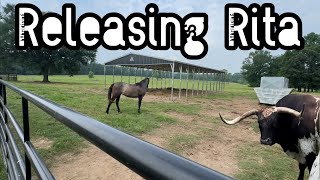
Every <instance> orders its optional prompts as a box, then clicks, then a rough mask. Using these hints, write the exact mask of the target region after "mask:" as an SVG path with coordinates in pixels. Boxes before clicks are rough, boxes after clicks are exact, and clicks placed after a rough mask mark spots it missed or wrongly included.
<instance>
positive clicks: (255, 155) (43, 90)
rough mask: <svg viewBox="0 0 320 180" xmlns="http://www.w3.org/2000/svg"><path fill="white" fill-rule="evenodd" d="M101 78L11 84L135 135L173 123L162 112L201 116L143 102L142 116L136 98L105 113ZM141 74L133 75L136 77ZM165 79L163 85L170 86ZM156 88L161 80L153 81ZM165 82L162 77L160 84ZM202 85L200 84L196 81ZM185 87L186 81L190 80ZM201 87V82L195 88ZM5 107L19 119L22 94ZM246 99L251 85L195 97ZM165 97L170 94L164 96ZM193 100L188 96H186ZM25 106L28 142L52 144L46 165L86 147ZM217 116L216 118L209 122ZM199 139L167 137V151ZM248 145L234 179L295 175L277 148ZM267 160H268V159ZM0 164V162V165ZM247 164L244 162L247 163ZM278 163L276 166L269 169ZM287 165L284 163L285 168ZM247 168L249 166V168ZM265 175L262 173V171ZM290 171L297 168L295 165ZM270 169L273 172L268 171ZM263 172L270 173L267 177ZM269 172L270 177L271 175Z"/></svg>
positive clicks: (196, 110) (194, 110)
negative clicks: (180, 144) (118, 110)
mask: <svg viewBox="0 0 320 180" xmlns="http://www.w3.org/2000/svg"><path fill="white" fill-rule="evenodd" d="M104 78H105V77H104V76H95V77H94V78H93V79H89V78H88V76H74V77H69V76H50V77H49V80H50V81H51V83H41V82H40V81H41V80H42V77H41V76H18V82H12V83H13V84H15V85H17V86H18V87H20V88H22V89H25V90H28V91H30V92H32V93H35V94H38V95H40V96H42V97H44V98H47V99H49V100H52V101H54V102H57V103H59V104H61V105H64V106H66V107H68V108H71V109H73V110H76V111H79V112H81V113H83V114H86V115H88V116H90V117H93V118H95V119H97V120H99V121H101V122H103V123H106V124H108V125H110V126H112V127H115V128H118V129H120V130H123V131H125V132H127V133H130V134H133V135H135V136H139V135H141V134H143V133H146V132H150V131H152V130H153V129H156V128H165V127H166V126H167V125H170V124H175V123H177V121H176V120H175V119H173V118H170V117H168V116H166V115H164V113H165V112H171V111H172V112H178V113H184V114H189V115H195V116H201V117H202V116H203V115H202V114H201V113H200V110H201V105H198V104H195V105H192V106H190V105H186V104H183V103H180V102H179V101H178V102H176V103H172V102H168V103H164V102H142V109H141V111H142V114H143V115H142V114H138V113H137V101H136V100H135V99H129V98H122V99H121V101H120V108H121V111H122V113H119V114H118V113H117V112H116V107H115V105H113V106H112V107H111V109H110V115H107V114H106V113H105V109H106V104H107V91H106V89H105V88H104V82H105V79H104ZM123 80H124V81H125V82H128V77H123ZM139 80H140V77H137V81H139ZM106 81H107V88H108V86H109V85H110V84H111V83H112V76H107V77H106ZM115 81H116V82H117V81H120V77H115ZM133 82H134V77H131V83H133ZM156 82H157V81H156V80H155V79H154V81H153V83H152V82H150V84H149V87H152V86H151V85H152V84H153V85H154V86H153V87H155V84H156ZM169 82H170V83H171V81H169V80H167V87H169ZM157 83H158V87H160V84H161V82H160V81H158V82H157ZM162 83H163V86H164V84H165V83H164V81H163V82H162ZM200 84H201V83H200ZM179 86H180V82H179V80H175V87H176V88H178V87H179ZM182 87H183V88H186V82H185V81H183V83H182ZM189 87H191V83H190V82H189ZM200 87H201V86H200ZM7 93H8V95H7V96H8V105H9V107H10V109H11V110H12V112H13V114H14V115H15V117H16V118H17V119H18V121H19V122H20V124H21V122H22V120H21V118H22V112H21V98H20V97H19V96H18V95H17V94H16V93H14V92H12V91H11V90H7ZM239 97H241V98H247V99H254V100H256V99H257V98H256V95H255V93H254V91H253V89H252V88H250V87H247V86H245V85H240V84H234V83H230V84H228V83H227V84H226V86H225V92H224V93H223V94H222V93H214V94H210V95H208V96H202V97H197V98H196V99H199V98H200V99H220V100H226V101H228V100H232V99H233V98H239ZM168 98H169V96H168ZM191 100H192V99H191ZM29 107H30V124H31V125H30V128H31V141H33V140H35V141H36V140H37V139H43V138H45V139H48V140H50V141H52V143H53V144H52V146H51V147H50V148H48V149H40V150H39V151H40V155H41V156H42V157H43V158H44V160H45V161H46V163H47V164H48V165H49V166H50V165H51V164H52V163H53V162H52V161H51V160H52V159H53V158H54V157H57V156H59V155H61V154H63V153H66V152H75V153H76V152H78V151H79V150H80V149H81V148H83V147H85V146H86V143H84V139H83V138H82V137H80V136H79V135H77V134H76V133H74V132H72V131H71V130H70V129H68V128H67V127H65V126H64V125H62V124H61V123H60V122H58V121H56V120H54V119H53V118H51V117H50V116H48V115H47V114H46V113H44V112H42V111H41V110H40V109H38V108H37V107H35V106H34V105H31V104H30V105H29ZM218 121H219V119H218V118H215V122H213V123H214V125H220V123H217V122H218ZM198 138H199V137H196V136H186V137H185V136H183V135H181V136H179V137H178V138H175V139H172V140H171V141H170V142H169V143H170V146H169V149H170V150H172V151H175V152H179V149H176V147H177V146H175V144H178V143H181V142H183V143H185V144H186V146H187V148H188V147H193V143H194V141H196V140H197V139H198ZM256 146H258V145H251V147H252V148H249V150H247V149H246V147H241V148H239V150H238V155H237V156H238V159H239V167H240V169H241V171H240V174H238V175H237V176H236V177H237V178H239V179H292V178H293V179H295V178H296V173H292V169H294V168H297V167H296V166H295V162H294V161H292V160H291V159H289V158H287V157H286V156H285V154H284V153H282V152H281V150H280V149H279V148H276V150H274V149H271V148H269V147H267V148H266V147H260V146H259V147H258V148H256ZM261 158H262V159H265V163H267V164H263V165H259V163H257V160H259V159H261ZM268 158H271V159H272V160H270V161H269V160H268ZM0 164H1V163H0ZM248 165H249V166H248ZM278 166H281V168H273V167H278ZM286 166H289V170H288V168H286ZM248 168H249V169H248ZM262 171H263V172H265V173H261V172H262ZM294 171H297V170H296V169H294ZM270 172H272V173H270ZM4 173H5V172H4V168H3V164H1V165H0V179H5V177H6V175H5V174H4ZM266 174H269V175H268V176H266ZM270 174H271V175H270Z"/></svg>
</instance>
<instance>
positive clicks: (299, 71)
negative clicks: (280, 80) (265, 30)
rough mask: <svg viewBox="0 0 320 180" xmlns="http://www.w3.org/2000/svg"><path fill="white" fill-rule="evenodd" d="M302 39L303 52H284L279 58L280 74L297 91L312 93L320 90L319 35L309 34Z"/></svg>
mask: <svg viewBox="0 0 320 180" xmlns="http://www.w3.org/2000/svg"><path fill="white" fill-rule="evenodd" d="M304 39H305V48H304V49H303V50H299V51H296V50H292V51H286V52H285V53H284V54H283V55H282V56H281V57H280V58H279V59H281V61H280V62H279V64H281V69H280V73H281V74H282V75H283V76H285V77H287V78H289V82H290V85H291V86H292V87H294V88H297V89H298V91H302V89H304V91H310V90H311V91H313V90H315V89H319V88H320V35H319V34H315V33H310V34H308V35H306V36H305V37H304Z"/></svg>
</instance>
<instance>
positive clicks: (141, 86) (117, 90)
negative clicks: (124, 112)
mask: <svg viewBox="0 0 320 180" xmlns="http://www.w3.org/2000/svg"><path fill="white" fill-rule="evenodd" d="M148 85H149V78H145V79H143V80H142V81H140V82H138V83H135V84H127V83H124V82H117V83H113V84H111V86H110V87H109V90H108V100H109V104H108V108H107V110H106V113H107V114H109V109H110V106H111V104H112V103H113V102H114V101H116V105H117V109H118V112H120V108H119V101H120V96H121V94H123V95H125V96H127V97H130V98H138V113H140V107H141V101H142V98H143V97H144V95H145V94H146V91H147V89H148Z"/></svg>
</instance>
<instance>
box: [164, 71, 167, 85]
mask: <svg viewBox="0 0 320 180" xmlns="http://www.w3.org/2000/svg"><path fill="white" fill-rule="evenodd" d="M164 89H167V71H164Z"/></svg>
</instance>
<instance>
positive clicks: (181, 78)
mask: <svg viewBox="0 0 320 180" xmlns="http://www.w3.org/2000/svg"><path fill="white" fill-rule="evenodd" d="M179 70H180V87H179V99H180V97H181V84H182V65H180V68H179Z"/></svg>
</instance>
